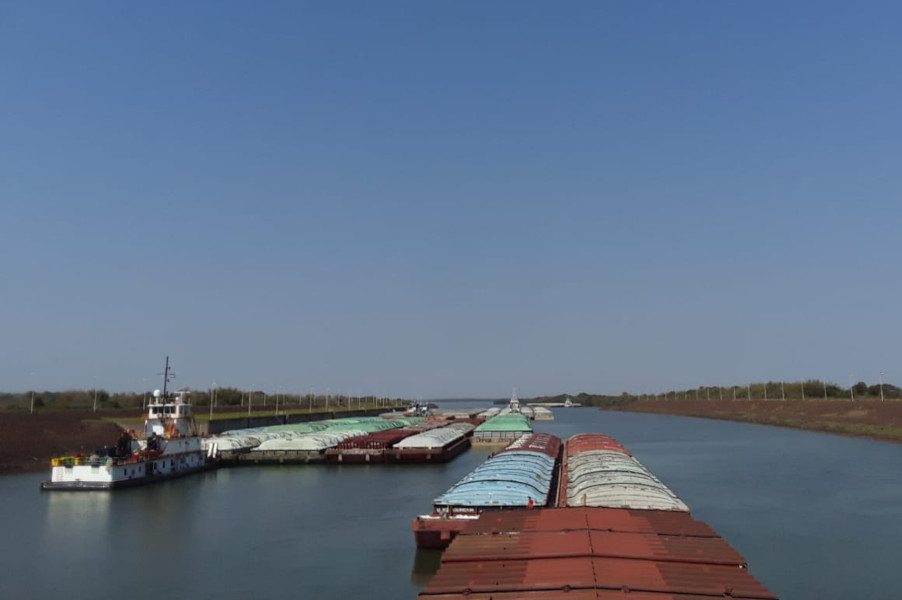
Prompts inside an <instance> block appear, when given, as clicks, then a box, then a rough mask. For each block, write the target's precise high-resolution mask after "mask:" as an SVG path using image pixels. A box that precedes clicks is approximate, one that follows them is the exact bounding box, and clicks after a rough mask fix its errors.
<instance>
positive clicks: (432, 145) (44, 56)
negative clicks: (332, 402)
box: [0, 0, 902, 398]
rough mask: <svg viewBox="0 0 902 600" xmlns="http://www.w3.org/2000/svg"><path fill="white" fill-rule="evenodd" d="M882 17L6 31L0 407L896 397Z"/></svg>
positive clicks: (751, 12)
mask: <svg viewBox="0 0 902 600" xmlns="http://www.w3.org/2000/svg"><path fill="white" fill-rule="evenodd" d="M900 23H902V4H899V3H898V2H856V3H849V2H830V1H825V0H817V1H810V2H803V1H798V2H757V1H748V2H716V1H708V2H702V1H696V2H672V1H669V0H668V1H659V2H594V1H592V2H563V3H559V2H526V1H519V0H518V1H516V2H513V1H510V2H501V1H497V2H483V1H473V2H450V1H438V2H422V1H419V0H417V1H414V0H410V1H406V2H391V1H385V2H373V1H370V0H366V1H360V2H300V1H294V0H292V1H284V2H275V1H271V2H244V1H242V2H227V1H223V0H217V1H215V2H212V1H211V2H200V1H191V2H183V1H170V2H152V3H150V2H126V3H123V2H112V1H110V2H70V1H59V2H51V1H41V2H30V1H24V0H23V1H20V2H12V1H10V2H3V3H0V231H2V236H0V389H2V390H7V391H21V390H26V389H31V388H37V389H49V390H59V389H69V388H90V387H93V386H95V385H97V386H99V387H102V388H105V389H108V390H113V391H125V390H139V389H142V388H144V387H145V386H146V387H148V388H151V387H153V386H154V385H157V384H156V381H158V378H156V377H155V376H156V374H157V373H158V372H160V371H161V370H162V367H163V359H164V356H165V355H167V354H168V355H169V356H171V360H172V363H173V365H174V368H175V370H176V372H177V373H178V376H179V377H178V378H177V379H176V384H177V385H180V386H191V387H194V388H206V387H209V386H210V385H212V384H213V383H214V382H215V383H216V384H218V385H220V386H227V385H232V386H236V387H241V388H248V387H251V386H253V387H254V388H255V389H264V390H267V391H269V392H276V391H278V390H281V391H283V392H285V391H292V392H299V391H302V392H305V393H306V392H308V391H310V390H311V389H312V390H314V391H316V392H318V393H323V392H325V391H326V390H327V389H328V390H329V392H330V393H332V394H336V393H350V394H369V393H378V394H392V395H403V396H407V397H424V398H433V397H461V396H479V397H502V396H505V395H507V394H509V393H510V389H511V388H512V387H517V389H518V391H519V394H520V396H521V397H528V396H532V395H538V394H545V393H557V392H565V391H566V392H571V393H575V392H579V391H588V392H598V393H620V392H623V391H630V392H635V393H642V392H655V391H663V390H667V389H674V388H675V389H682V388H687V387H695V386H699V385H732V384H740V383H743V382H747V381H749V380H751V381H761V380H774V381H776V380H780V379H785V380H800V379H804V378H827V379H829V380H831V381H834V382H836V383H838V384H841V385H844V386H846V385H848V380H849V376H850V375H852V376H853V377H854V379H855V380H856V381H857V380H860V379H863V380H865V381H867V382H869V383H876V382H877V379H878V377H879V374H880V372H881V371H883V372H884V373H885V375H884V379H885V380H886V381H894V382H896V383H902V363H900V356H899V354H900V353H899V348H900V344H902V337H900V306H902V301H900V298H902V277H900V273H899V265H900V260H899V259H900V257H902V252H900V243H902V239H900V233H902V232H900V224H902V198H900V191H902V165H900V160H902V77H900V73H902V43H900Z"/></svg>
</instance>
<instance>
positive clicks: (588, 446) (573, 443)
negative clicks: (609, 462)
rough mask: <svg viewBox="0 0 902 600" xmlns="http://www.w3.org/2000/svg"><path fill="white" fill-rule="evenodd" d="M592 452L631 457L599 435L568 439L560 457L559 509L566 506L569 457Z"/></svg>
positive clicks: (616, 444)
mask: <svg viewBox="0 0 902 600" xmlns="http://www.w3.org/2000/svg"><path fill="white" fill-rule="evenodd" d="M593 450H608V451H612V452H622V453H623V454H626V455H627V456H632V454H630V451H629V450H627V449H626V448H625V447H624V446H623V445H622V444H621V443H620V442H618V441H617V440H615V439H614V438H612V437H610V436H607V435H603V434H601V433H580V434H577V435H574V436H572V437H571V438H569V439H568V440H567V441H566V442H564V453H563V456H562V457H561V475H560V477H559V478H558V486H557V505H558V506H559V507H564V506H567V484H568V483H569V481H570V465H569V460H570V457H571V456H576V455H578V454H580V453H582V452H591V451H593Z"/></svg>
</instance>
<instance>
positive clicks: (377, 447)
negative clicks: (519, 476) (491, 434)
mask: <svg viewBox="0 0 902 600" xmlns="http://www.w3.org/2000/svg"><path fill="white" fill-rule="evenodd" d="M472 432H473V425H470V424H469V423H453V424H451V425H449V426H447V427H435V428H434V429H429V430H426V431H422V432H419V433H417V432H415V431H411V432H403V431H397V432H382V434H381V435H377V434H370V435H368V436H360V437H357V438H351V439H349V440H346V441H345V442H342V443H341V444H339V445H338V447H337V448H330V449H328V450H326V451H325V460H326V463H327V464H355V463H357V464H360V463H363V464H379V463H389V464H404V463H408V464H410V463H443V462H448V461H450V460H453V459H454V458H456V457H457V456H459V455H460V454H461V453H462V452H464V451H465V450H467V449H468V448H469V447H470V437H469V436H470V435H472ZM389 433H394V435H387V434H389Z"/></svg>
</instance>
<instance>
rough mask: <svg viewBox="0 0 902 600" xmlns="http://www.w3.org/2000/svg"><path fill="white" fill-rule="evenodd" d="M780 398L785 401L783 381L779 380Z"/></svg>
mask: <svg viewBox="0 0 902 600" xmlns="http://www.w3.org/2000/svg"><path fill="white" fill-rule="evenodd" d="M780 399H781V400H783V402H786V389H785V388H784V387H783V381H782V380H781V381H780Z"/></svg>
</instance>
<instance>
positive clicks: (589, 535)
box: [420, 508, 776, 600]
mask: <svg viewBox="0 0 902 600" xmlns="http://www.w3.org/2000/svg"><path fill="white" fill-rule="evenodd" d="M744 564H745V559H744V558H743V557H742V556H741V555H740V554H739V553H738V552H736V550H734V549H733V548H732V547H731V546H730V545H729V544H727V542H726V541H724V540H723V539H722V538H720V536H718V535H717V533H716V532H714V531H713V530H712V529H711V528H710V527H709V526H708V525H706V524H705V523H702V522H700V521H696V520H695V519H693V518H692V517H691V516H690V515H688V514H686V513H661V512H657V511H636V510H622V509H606V508H564V509H540V510H519V511H500V512H491V513H483V514H482V515H481V516H480V518H479V519H478V520H477V521H475V522H473V523H472V524H470V525H469V526H468V527H467V528H466V529H465V530H464V531H463V532H462V533H461V534H460V535H459V536H458V537H457V538H456V539H455V540H454V542H452V544H451V546H450V547H449V548H448V550H447V551H446V552H445V554H444V556H443V557H442V565H441V568H440V569H439V571H438V573H436V575H435V576H434V577H433V578H432V580H431V581H430V582H429V585H428V586H427V587H426V588H425V589H424V590H423V592H422V593H421V594H420V598H421V599H422V600H445V599H447V600H450V598H466V599H467V600H488V599H489V598H490V597H491V598H492V599H493V600H514V599H515V598H519V599H522V600H530V599H534V600H544V599H546V598H562V599H570V600H586V599H589V598H595V599H596V600H615V599H616V600H670V599H671V598H672V599H674V600H675V599H677V598H679V600H701V599H702V598H706V599H707V600H711V599H712V598H732V599H734V600H740V599H741V600H752V599H754V600H775V599H776V596H774V595H773V594H772V593H771V592H769V591H768V590H767V589H766V588H765V587H764V586H763V585H761V583H759V582H758V581H757V580H756V579H755V578H754V577H752V575H751V574H750V573H749V572H748V570H747V569H745V568H744Z"/></svg>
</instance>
